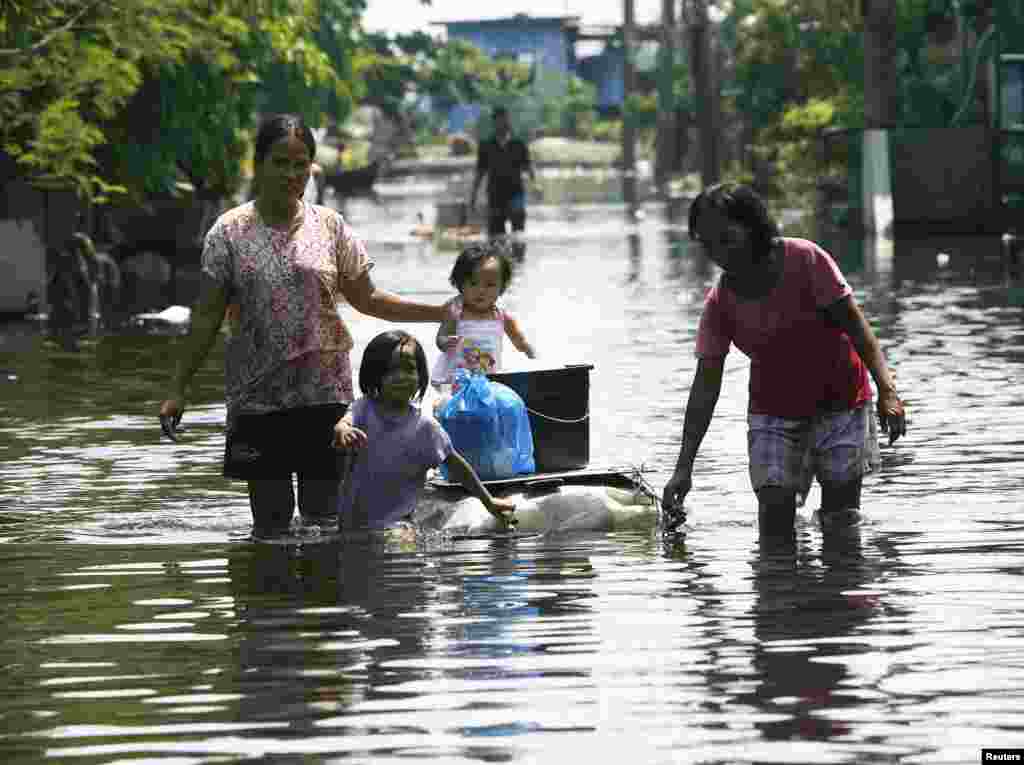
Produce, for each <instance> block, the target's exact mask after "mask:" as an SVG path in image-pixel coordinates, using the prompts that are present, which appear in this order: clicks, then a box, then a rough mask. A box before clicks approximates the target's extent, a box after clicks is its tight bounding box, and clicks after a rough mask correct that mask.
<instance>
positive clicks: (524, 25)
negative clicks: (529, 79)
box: [435, 13, 623, 132]
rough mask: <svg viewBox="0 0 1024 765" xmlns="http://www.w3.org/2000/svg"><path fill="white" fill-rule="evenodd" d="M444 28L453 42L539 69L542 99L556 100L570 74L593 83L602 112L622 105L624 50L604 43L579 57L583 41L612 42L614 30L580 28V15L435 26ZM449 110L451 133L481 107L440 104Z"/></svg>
mask: <svg viewBox="0 0 1024 765" xmlns="http://www.w3.org/2000/svg"><path fill="white" fill-rule="evenodd" d="M435 23H436V24H437V25H439V26H443V27H444V28H445V31H446V33H447V37H448V39H449V40H466V41H467V42H470V43H472V44H473V45H475V46H476V47H477V48H479V49H480V50H482V51H483V52H484V53H486V54H488V55H490V56H491V57H493V58H507V59H513V60H515V61H518V62H519V63H523V64H527V65H530V66H533V67H536V70H535V71H537V72H542V73H543V75H544V76H543V77H538V78H537V79H536V80H535V90H537V91H539V92H538V95H539V96H540V97H557V96H558V95H561V94H563V93H564V92H565V78H566V77H568V76H571V75H574V76H577V77H580V78H581V79H584V80H587V81H589V82H591V83H593V84H594V86H595V87H596V88H597V102H598V103H597V105H598V109H599V110H600V111H609V110H612V109H614V108H616V107H620V106H621V105H622V100H623V99H622V93H623V83H622V79H623V75H622V49H621V48H618V47H613V46H610V45H605V46H604V49H603V50H602V51H601V52H599V53H596V54H594V55H590V56H586V57H583V58H582V59H578V58H577V44H578V43H580V42H581V41H582V40H588V41H595V40H601V39H605V40H607V39H610V38H611V36H612V35H613V34H614V32H615V28H614V27H610V28H608V29H607V30H602V31H598V32H596V33H595V32H594V31H592V30H589V31H588V30H585V29H582V28H581V25H580V17H579V16H529V15H527V14H522V13H521V14H517V15H515V16H507V17H503V18H489V19H471V20H460V21H443V22H435ZM439 106H441V108H447V110H448V129H449V130H450V131H452V132H458V131H462V130H465V129H466V127H467V125H468V124H469V123H472V122H475V121H476V120H477V119H478V118H479V116H480V105H479V104H446V105H440V104H439Z"/></svg>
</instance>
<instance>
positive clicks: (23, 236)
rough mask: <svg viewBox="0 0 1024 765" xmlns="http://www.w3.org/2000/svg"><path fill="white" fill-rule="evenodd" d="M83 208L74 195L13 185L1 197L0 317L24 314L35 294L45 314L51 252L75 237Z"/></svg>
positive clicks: (15, 181)
mask: <svg viewBox="0 0 1024 765" xmlns="http://www.w3.org/2000/svg"><path fill="white" fill-rule="evenodd" d="M80 209H81V206H80V204H79V202H78V199H77V197H75V195H74V194H73V193H71V192H69V191H43V190H41V189H37V188H34V187H32V186H29V185H28V184H27V183H25V182H24V181H20V180H10V181H8V182H7V183H6V184H4V186H3V188H2V194H0V313H24V312H25V311H26V308H27V304H28V296H29V294H30V293H34V294H35V295H36V297H37V298H38V299H39V301H40V302H41V304H42V307H43V309H44V310H45V304H46V248H47V246H55V247H56V246H60V245H61V244H63V243H64V242H66V241H67V240H68V238H69V237H70V236H71V234H72V233H73V232H74V226H75V218H76V216H77V215H78V212H79V210H80Z"/></svg>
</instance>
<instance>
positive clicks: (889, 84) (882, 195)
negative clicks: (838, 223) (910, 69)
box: [861, 0, 899, 235]
mask: <svg viewBox="0 0 1024 765" xmlns="http://www.w3.org/2000/svg"><path fill="white" fill-rule="evenodd" d="M861 11H862V14H863V18H864V141H863V149H862V167H861V188H862V191H863V197H864V198H863V200H862V205H863V211H864V212H863V221H864V228H865V230H866V231H869V232H872V233H874V234H875V235H890V234H891V230H892V224H893V221H894V219H895V205H894V200H893V196H892V177H891V163H890V160H889V130H890V129H891V128H893V127H895V125H896V124H897V122H898V121H899V94H898V90H897V89H898V82H897V79H896V76H897V69H896V55H897V47H896V0H861Z"/></svg>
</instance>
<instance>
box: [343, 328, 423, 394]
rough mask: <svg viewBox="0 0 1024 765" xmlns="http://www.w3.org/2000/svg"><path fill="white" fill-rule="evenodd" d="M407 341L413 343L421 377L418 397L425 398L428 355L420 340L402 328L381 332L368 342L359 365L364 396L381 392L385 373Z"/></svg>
mask: <svg viewBox="0 0 1024 765" xmlns="http://www.w3.org/2000/svg"><path fill="white" fill-rule="evenodd" d="M407 343H412V347H413V353H414V354H415V355H416V372H417V374H418V375H419V378H420V384H419V389H418V395H417V396H416V398H418V399H421V398H423V395H424V394H425V393H426V392H427V385H428V384H429V383H430V370H428V369H427V355H426V354H425V353H424V352H423V346H422V345H420V343H419V341H418V340H417V339H416V338H415V337H413V336H412V335H410V334H409V333H408V332H405V331H404V330H401V329H393V330H391V331H389V332H381V333H380V334H379V335H377V336H376V337H375V338H373V340H371V341H370V342H369V343H367V345H366V349H365V350H364V351H363V363H362V364H360V365H359V390H361V391H362V392H363V395H364V396H370V397H373V396H376V395H378V394H379V393H380V389H381V385H382V384H383V382H384V375H386V374H387V373H388V370H389V369H391V363H392V360H393V359H394V356H395V351H396V350H398V349H399V348H400V347H402V346H403V345H406V344H407Z"/></svg>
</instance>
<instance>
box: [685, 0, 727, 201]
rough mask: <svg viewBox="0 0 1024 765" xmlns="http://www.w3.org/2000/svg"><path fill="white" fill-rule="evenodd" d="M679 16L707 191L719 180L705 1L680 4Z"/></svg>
mask: <svg viewBox="0 0 1024 765" xmlns="http://www.w3.org/2000/svg"><path fill="white" fill-rule="evenodd" d="M683 15H684V18H685V19H686V25H687V31H688V32H689V38H690V76H691V77H692V78H693V91H694V96H695V98H694V100H695V102H696V108H697V133H698V135H699V137H700V180H701V185H703V186H705V187H707V186H711V185H712V184H715V183H718V181H719V179H720V177H721V171H720V169H719V159H718V133H717V122H718V121H717V119H716V118H715V117H716V115H717V114H718V103H717V88H716V87H715V81H714V80H715V75H714V71H713V69H712V65H711V30H710V27H711V23H710V21H709V20H708V0H683Z"/></svg>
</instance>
